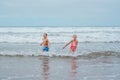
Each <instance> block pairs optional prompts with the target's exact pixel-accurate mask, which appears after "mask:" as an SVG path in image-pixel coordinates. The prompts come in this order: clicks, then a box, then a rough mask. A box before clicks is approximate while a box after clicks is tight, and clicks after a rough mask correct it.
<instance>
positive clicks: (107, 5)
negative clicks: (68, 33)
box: [0, 0, 120, 26]
mask: <svg viewBox="0 0 120 80" xmlns="http://www.w3.org/2000/svg"><path fill="white" fill-rule="evenodd" d="M0 26H120V0H0Z"/></svg>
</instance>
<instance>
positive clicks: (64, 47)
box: [63, 40, 72, 49]
mask: <svg viewBox="0 0 120 80" xmlns="http://www.w3.org/2000/svg"><path fill="white" fill-rule="evenodd" d="M71 42H72V40H71V41H70V42H69V43H67V44H66V45H65V46H64V47H63V49H64V48H65V47H67V46H68V45H69V44H70V43H71Z"/></svg>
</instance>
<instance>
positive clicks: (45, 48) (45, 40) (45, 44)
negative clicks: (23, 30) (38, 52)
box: [40, 33, 49, 52]
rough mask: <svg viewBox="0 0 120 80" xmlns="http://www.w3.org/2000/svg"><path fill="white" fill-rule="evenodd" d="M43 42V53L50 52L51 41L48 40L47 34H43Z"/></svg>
mask: <svg viewBox="0 0 120 80" xmlns="http://www.w3.org/2000/svg"><path fill="white" fill-rule="evenodd" d="M42 40H43V42H42V43H41V44H40V45H41V46H43V51H46V52H48V51H49V40H48V38H47V33H44V34H43V39H42Z"/></svg>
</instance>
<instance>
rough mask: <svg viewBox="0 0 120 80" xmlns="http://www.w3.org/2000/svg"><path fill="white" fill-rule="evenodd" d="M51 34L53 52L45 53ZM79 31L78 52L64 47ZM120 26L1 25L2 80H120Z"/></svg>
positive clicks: (0, 63) (0, 79)
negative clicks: (44, 38)
mask: <svg viewBox="0 0 120 80" xmlns="http://www.w3.org/2000/svg"><path fill="white" fill-rule="evenodd" d="M45 32H46V33H48V39H49V40H50V43H51V44H50V51H49V52H43V51H42V46H40V43H41V42H42V37H43V34H44V33H45ZM73 34H77V38H78V41H79V44H78V47H77V50H76V52H75V53H70V51H69V46H68V47H66V48H65V49H62V47H63V46H64V45H65V44H66V43H67V42H69V41H70V40H71V39H72V35H73ZM119 35H120V27H0V80H120V67H119V66H120V36H119Z"/></svg>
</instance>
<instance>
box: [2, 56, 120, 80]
mask: <svg viewBox="0 0 120 80" xmlns="http://www.w3.org/2000/svg"><path fill="white" fill-rule="evenodd" d="M119 79H120V58H117V57H114V56H113V57H112V56H103V57H99V58H94V59H81V58H80V57H79V58H74V57H73V58H68V57H66V58H65V57H64V58H62V57H61V58H60V57H16V56H15V57H6V56H0V80H119Z"/></svg>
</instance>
